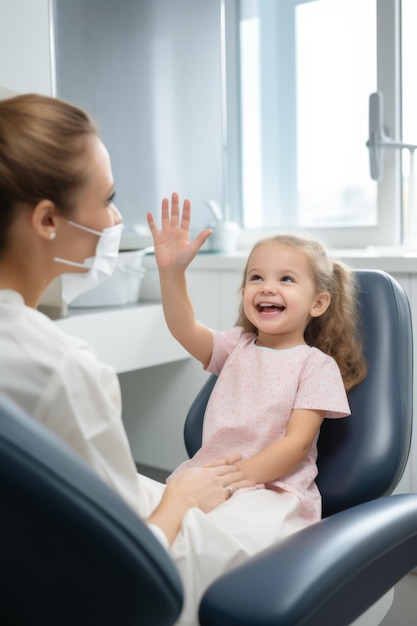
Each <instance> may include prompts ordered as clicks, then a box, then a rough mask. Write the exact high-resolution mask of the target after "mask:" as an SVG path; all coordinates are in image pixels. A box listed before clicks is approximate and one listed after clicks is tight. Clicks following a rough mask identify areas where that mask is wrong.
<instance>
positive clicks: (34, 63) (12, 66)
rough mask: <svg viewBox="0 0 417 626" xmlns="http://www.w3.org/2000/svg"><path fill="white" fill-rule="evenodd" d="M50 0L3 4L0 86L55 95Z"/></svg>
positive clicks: (0, 7)
mask: <svg viewBox="0 0 417 626" xmlns="http://www.w3.org/2000/svg"><path fill="white" fill-rule="evenodd" d="M49 11H50V7H49V0H0V85H1V86H2V87H5V88H6V89H10V90H12V91H15V92H20V93H22V92H37V93H42V94H46V95H51V94H52V90H53V87H52V85H53V81H52V68H51V54H50V32H49V24H50V20H49V16H50V13H49Z"/></svg>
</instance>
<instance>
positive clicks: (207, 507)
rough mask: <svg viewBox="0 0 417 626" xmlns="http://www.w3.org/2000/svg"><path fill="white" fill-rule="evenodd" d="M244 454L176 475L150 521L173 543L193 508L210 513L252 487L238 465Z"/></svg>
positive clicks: (252, 483) (251, 482)
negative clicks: (246, 488)
mask: <svg viewBox="0 0 417 626" xmlns="http://www.w3.org/2000/svg"><path fill="white" fill-rule="evenodd" d="M239 460H241V455H239V454H235V455H230V456H227V457H224V458H219V459H215V460H213V461H212V462H210V463H209V464H208V465H206V466H205V467H192V468H190V469H188V470H185V471H183V472H181V473H179V474H176V475H175V476H173V477H172V478H171V479H170V481H169V482H168V484H167V486H166V489H165V491H164V495H163V497H162V500H161V502H160V504H159V505H158V507H157V508H156V509H155V511H154V512H153V514H152V515H151V516H150V517H149V519H148V520H147V521H148V523H149V524H156V525H157V526H159V527H160V528H161V529H162V530H163V531H164V533H165V535H166V536H167V538H168V541H169V543H170V544H172V542H173V541H174V539H175V537H176V536H177V534H178V532H179V530H180V528H181V523H182V519H183V517H184V515H185V514H186V512H187V511H188V509H191V508H193V507H198V508H199V509H201V510H202V511H204V512H205V513H208V512H209V511H211V510H212V509H214V508H215V507H216V506H218V505H219V504H222V503H223V502H225V501H226V500H228V499H229V498H230V497H231V496H232V495H233V493H234V492H235V491H236V490H237V489H241V488H244V487H253V486H255V483H254V482H253V481H250V480H246V479H244V478H243V474H242V472H241V471H240V469H239V468H238V466H237V465H236V462H238V461H239Z"/></svg>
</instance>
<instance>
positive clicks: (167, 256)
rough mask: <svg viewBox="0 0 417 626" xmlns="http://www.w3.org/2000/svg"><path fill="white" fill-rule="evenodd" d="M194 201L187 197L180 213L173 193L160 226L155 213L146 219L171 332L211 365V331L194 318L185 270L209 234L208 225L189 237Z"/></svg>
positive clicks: (190, 350)
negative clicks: (193, 236)
mask: <svg viewBox="0 0 417 626" xmlns="http://www.w3.org/2000/svg"><path fill="white" fill-rule="evenodd" d="M190 218H191V204H190V201H189V200H185V201H184V206H183V210H182V215H181V217H180V209H179V198H178V194H176V193H173V194H172V200H171V212H170V211H169V201H168V200H167V199H166V198H164V200H163V201H162V223H161V229H158V227H157V226H156V224H155V221H154V219H153V216H152V214H151V213H148V215H147V219H148V224H149V228H150V230H151V233H152V237H153V240H154V248H155V258H156V262H157V265H158V270H159V280H160V285H161V295H162V305H163V309H164V315H165V320H166V323H167V325H168V328H169V330H170V332H171V333H172V335H173V336H174V337H175V338H176V339H177V341H179V342H180V343H181V345H182V346H183V347H184V348H185V349H186V350H187V352H189V353H190V354H191V355H192V356H193V357H194V358H196V359H197V360H199V361H201V363H203V364H204V365H208V363H209V361H210V358H211V353H212V350H213V336H212V332H211V331H210V330H209V329H208V328H207V327H206V326H204V325H203V324H201V323H200V322H198V321H197V320H196V319H195V315H194V309H193V306H192V303H191V300H190V297H189V295H188V290H187V282H186V277H185V270H186V268H187V267H188V265H189V264H190V263H191V261H192V260H193V259H194V257H195V256H196V254H197V252H198V251H199V249H200V248H201V246H202V245H203V244H204V242H205V241H206V239H207V238H208V237H209V236H210V234H211V231H210V229H205V230H203V231H202V232H201V233H199V234H198V235H197V237H196V238H195V239H194V241H190Z"/></svg>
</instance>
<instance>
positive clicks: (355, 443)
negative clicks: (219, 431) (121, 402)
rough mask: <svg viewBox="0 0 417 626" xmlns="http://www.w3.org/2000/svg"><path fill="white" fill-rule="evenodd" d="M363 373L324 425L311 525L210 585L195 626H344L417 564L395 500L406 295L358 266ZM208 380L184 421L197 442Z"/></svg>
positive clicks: (404, 409) (405, 373) (408, 336)
mask: <svg viewBox="0 0 417 626" xmlns="http://www.w3.org/2000/svg"><path fill="white" fill-rule="evenodd" d="M357 277H358V280H359V284H360V303H361V325H362V331H363V336H364V342H365V353H366V357H367V361H368V367H369V372H368V375H367V377H366V379H365V380H364V381H363V382H362V383H361V384H360V385H359V386H357V387H356V388H355V389H353V390H352V392H351V393H350V394H349V402H350V406H351V411H352V415H351V417H349V418H347V419H342V420H325V422H324V424H323V427H322V430H321V434H320V439H319V463H318V465H319V475H318V479H317V482H318V485H319V488H320V491H321V494H322V497H323V517H324V519H323V520H321V521H320V522H319V523H317V524H314V525H313V526H310V527H309V528H306V529H305V530H303V531H301V532H299V533H297V534H295V535H293V536H292V537H290V538H288V539H286V540H284V541H283V542H282V543H280V544H279V545H276V546H273V547H271V548H270V549H268V550H266V551H264V552H262V553H261V554H259V555H257V556H256V557H253V558H252V559H250V560H249V561H247V562H246V563H244V564H243V565H241V566H239V567H237V568H235V569H234V570H233V571H231V572H229V573H228V574H226V575H224V576H222V577H221V578H219V579H218V580H217V581H215V582H214V583H213V584H212V585H211V587H210V588H209V589H208V590H207V592H206V594H205V595H204V597H203V599H202V602H201V606H200V623H201V624H202V625H203V626H214V625H216V626H226V625H227V626H232V625H233V626H236V625H239V626H245V625H246V626H249V625H250V626H267V625H268V626H269V625H272V624H276V625H284V624H286V625H291V626H296V625H298V624H299V625H301V624H302V625H303V626H313V625H314V626H327V625H328V626H335V624H337V626H343V625H345V624H346V625H347V624H350V623H351V622H352V621H353V620H354V619H355V618H356V617H358V616H359V615H361V614H362V613H363V612H364V611H365V610H366V609H367V608H368V607H370V606H371V605H372V604H373V603H374V602H375V601H376V600H377V599H378V598H380V597H381V596H382V595H383V594H384V593H385V592H386V591H388V590H389V589H390V588H391V587H392V586H393V585H394V584H395V583H396V582H397V581H398V580H400V579H401V578H402V577H403V576H404V575H405V574H406V573H407V572H408V571H409V570H410V569H411V568H412V567H414V566H415V565H417V495H414V494H406V495H395V496H392V495H390V494H392V492H393V490H394V489H395V487H396V486H397V485H398V482H399V480H400V478H401V476H402V474H403V471H404V468H405V465H406V462H407V458H408V454H409V449H410V443H411V430H412V401H413V363H412V340H413V339H412V325H411V315H410V309H409V304H408V300H407V297H406V294H405V293H404V291H403V290H402V288H401V287H400V286H399V285H398V283H397V282H396V281H395V280H394V279H393V278H392V277H391V276H389V275H388V274H386V273H384V272H380V271H376V270H369V271H365V270H361V271H359V270H358V271H357ZM215 380H216V379H215V377H211V378H209V379H208V381H207V383H206V385H205V387H203V389H202V390H201V391H200V394H199V395H198V396H197V398H196V400H195V401H194V403H193V405H192V407H191V409H190V412H189V414H188V416H187V420H186V424H185V431H184V434H185V442H186V447H187V451H188V453H189V455H190V456H191V455H193V454H194V453H195V451H196V450H197V449H198V448H199V447H200V445H201V432H202V423H203V418H204V409H205V406H206V403H207V400H208V398H209V396H210V393H211V390H212V388H213V386H214V384H215Z"/></svg>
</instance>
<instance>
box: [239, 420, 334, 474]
mask: <svg viewBox="0 0 417 626" xmlns="http://www.w3.org/2000/svg"><path fill="white" fill-rule="evenodd" d="M324 416H325V411H312V410H307V409H294V410H293V411H292V413H291V416H290V419H289V422H288V426H287V430H286V433H285V436H284V437H283V438H282V439H278V441H275V442H274V443H272V444H271V445H270V446H268V447H267V448H265V449H264V450H262V452H259V453H258V454H255V455H254V456H252V457H250V458H249V459H246V460H245V461H241V462H240V463H238V465H239V467H240V469H241V470H242V472H243V476H244V477H245V478H247V479H250V480H253V481H254V482H255V483H269V482H273V481H274V480H278V479H279V478H280V477H281V476H283V475H284V474H286V473H287V472H290V471H291V470H293V469H294V468H295V467H297V465H298V464H299V463H301V461H303V460H304V459H305V457H306V456H307V454H308V451H309V450H310V448H311V446H312V444H313V441H314V439H315V437H316V435H317V433H318V431H319V429H320V426H321V424H322V422H323V419H324Z"/></svg>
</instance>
